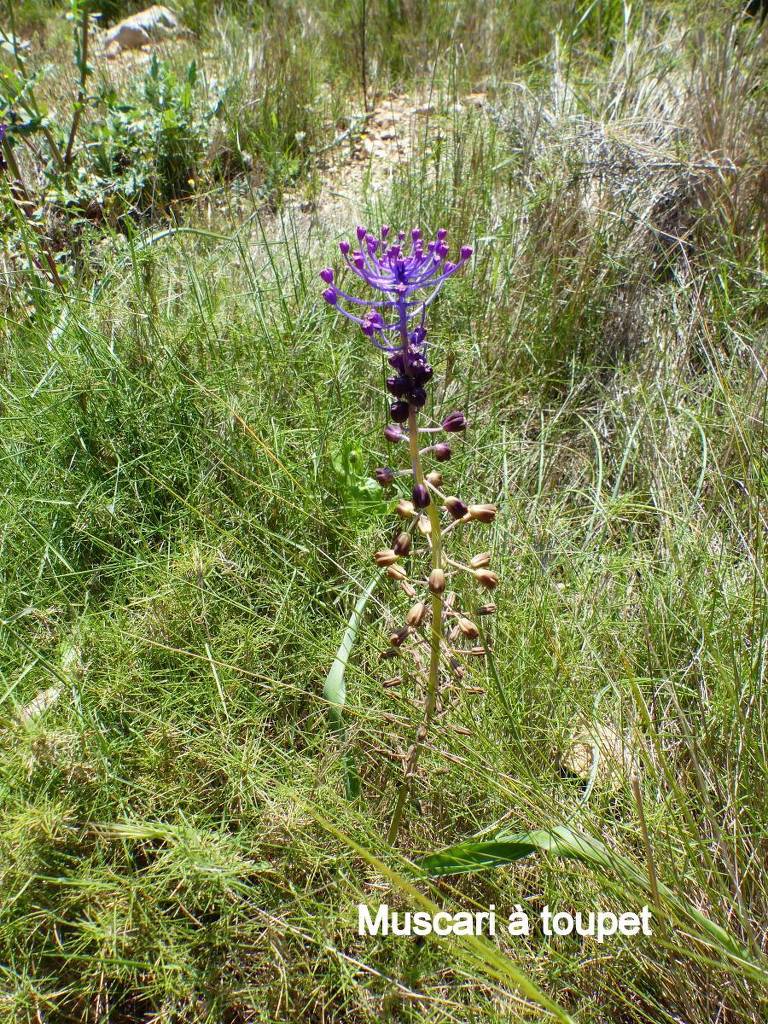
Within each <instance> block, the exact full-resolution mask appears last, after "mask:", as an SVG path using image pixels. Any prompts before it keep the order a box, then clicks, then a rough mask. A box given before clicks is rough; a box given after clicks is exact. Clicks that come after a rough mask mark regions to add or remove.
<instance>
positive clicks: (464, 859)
mask: <svg viewBox="0 0 768 1024" xmlns="http://www.w3.org/2000/svg"><path fill="white" fill-rule="evenodd" d="M535 853H551V854H553V855H554V856H555V857H565V858H569V859H573V860H579V861H581V862H582V863H584V864H590V865H592V866H593V867H597V868H602V869H604V870H605V871H607V872H609V873H610V872H613V873H615V874H618V875H620V876H621V877H622V878H623V879H624V880H625V881H627V882H629V883H631V884H632V885H636V886H637V887H638V888H641V889H647V888H648V879H647V877H646V876H645V875H644V874H643V872H642V871H640V870H639V869H638V868H636V867H635V865H634V864H633V863H632V862H631V861H630V860H628V859H627V858H626V857H623V856H622V855H621V854H618V853H614V852H613V851H612V850H609V849H608V847H607V846H605V845H604V844H603V843H601V842H600V841H599V840H597V839H593V838H592V837H590V836H584V835H578V834H577V833H576V832H573V831H572V830H571V829H569V828H566V827H565V826H562V825H558V826H556V827H555V828H553V829H551V830H544V829H540V830H537V831H534V832H524V833H521V834H519V835H510V836H506V835H502V836H498V837H497V838H496V839H490V840H487V841H481V842H472V841H469V842H466V843H458V844H457V845H456V846H450V847H447V848H446V849H445V850H440V851H438V852H437V853H431V854H428V855H427V856H426V857H424V858H422V861H421V867H422V868H423V869H424V871H425V873H426V874H427V875H428V876H429V877H431V878H440V877H442V876H444V875H452V874H468V873H470V872H473V871H483V870H487V869H489V868H498V867H504V866H505V865H508V864H511V863H513V862H514V861H516V860H521V859H522V858H523V857H530V856H531V855H532V854H535ZM658 890H659V896H660V898H661V900H662V902H663V903H664V905H665V907H666V908H667V910H668V911H670V913H671V916H676V917H678V918H682V919H687V920H688V921H689V922H694V923H695V924H696V925H697V926H698V929H699V930H700V934H699V936H698V938H699V939H700V941H702V942H704V943H705V944H706V945H709V946H710V947H714V948H716V949H718V950H719V951H720V952H721V953H723V954H724V955H725V956H727V957H728V958H729V959H730V960H731V961H734V962H737V963H738V964H739V965H740V966H741V967H742V968H743V969H744V970H745V971H746V972H747V973H748V974H750V976H751V977H753V978H755V979H756V980H759V981H761V982H763V983H764V984H765V983H768V970H766V968H765V967H764V966H763V965H762V964H756V963H754V961H753V960H752V958H751V957H750V955H749V953H747V951H746V950H745V949H744V948H743V947H742V946H741V945H740V943H739V942H738V941H737V940H736V939H735V938H734V936H733V935H731V934H730V933H729V932H727V931H726V930H725V929H724V928H721V927H720V925H718V924H715V922H714V921H711V920H710V919H709V918H708V917H706V916H705V915H704V914H702V913H701V911H700V910H698V909H697V908H696V907H694V906H692V905H691V904H690V903H688V901H686V900H683V899H680V898H679V897H678V896H676V895H675V894H674V893H673V892H672V890H671V889H669V888H668V887H667V886H665V885H663V884H659V886H658Z"/></svg>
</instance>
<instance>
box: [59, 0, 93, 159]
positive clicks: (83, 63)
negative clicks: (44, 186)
mask: <svg viewBox="0 0 768 1024" xmlns="http://www.w3.org/2000/svg"><path fill="white" fill-rule="evenodd" d="M80 32H81V39H80V60H79V61H78V63H79V65H80V82H79V84H78V88H77V100H76V102H75V112H74V114H73V115H72V127H71V128H70V130H69V139H68V140H67V149H66V152H65V154H64V167H65V169H66V170H69V169H70V167H71V166H72V151H73V149H74V146H75V138H76V137H77V129H78V127H79V126H80V118H81V117H82V115H83V109H84V108H85V101H86V99H87V97H88V92H87V89H86V84H87V82H88V5H87V4H83V17H82V21H81V23H80Z"/></svg>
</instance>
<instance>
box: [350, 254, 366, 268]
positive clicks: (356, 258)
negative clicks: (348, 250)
mask: <svg viewBox="0 0 768 1024" xmlns="http://www.w3.org/2000/svg"><path fill="white" fill-rule="evenodd" d="M352 262H353V263H354V264H355V266H356V267H357V269H358V270H363V269H364V268H365V256H363V254H362V253H361V252H360V251H359V250H355V252H353V253H352Z"/></svg>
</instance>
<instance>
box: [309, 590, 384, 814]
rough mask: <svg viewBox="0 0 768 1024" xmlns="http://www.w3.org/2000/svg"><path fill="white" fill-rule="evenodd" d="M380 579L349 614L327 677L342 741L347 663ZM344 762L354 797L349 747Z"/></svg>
mask: <svg viewBox="0 0 768 1024" xmlns="http://www.w3.org/2000/svg"><path fill="white" fill-rule="evenodd" d="M380 579H381V575H379V576H374V578H373V579H372V580H371V582H370V583H369V584H368V586H367V587H366V588H365V590H364V591H363V592H362V594H361V595H360V597H358V599H357V603H356V604H355V607H354V608H353V609H352V614H351V615H350V617H349V622H348V623H347V628H346V629H345V630H344V635H343V637H342V638H341V643H340V644H339V647H338V650H337V651H336V657H335V658H334V659H333V664H332V665H331V668H330V671H329V672H328V675H327V676H326V677H325V685H324V686H323V696H324V697H325V699H326V700H327V701H328V705H329V708H328V713H329V717H330V719H331V725H332V727H333V730H334V732H335V733H336V735H337V736H338V738H339V740H341V742H342V743H343V742H344V740H345V738H346V729H345V727H344V716H343V709H344V705H345V704H346V702H347V684H346V679H345V675H346V671H347V663H348V661H349V655H350V653H351V651H352V647H353V645H354V642H355V638H356V637H357V631H358V629H359V628H360V623H361V621H362V618H363V612H364V611H365V608H366V605H367V604H368V601H369V600H370V597H371V594H372V593H373V591H374V590H375V589H376V586H377V584H378V582H379V580H380ZM344 764H345V768H346V778H345V789H346V794H347V799H348V800H354V799H355V798H356V797H357V796H358V795H359V793H360V776H359V775H358V772H357V767H356V765H355V762H354V758H353V757H352V754H351V753H350V752H349V751H346V752H345V754H344Z"/></svg>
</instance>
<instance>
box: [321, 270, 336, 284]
mask: <svg viewBox="0 0 768 1024" xmlns="http://www.w3.org/2000/svg"><path fill="white" fill-rule="evenodd" d="M320 278H321V279H322V280H323V281H325V283H326V284H333V268H332V267H325V268H324V269H323V270H321V271H320Z"/></svg>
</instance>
